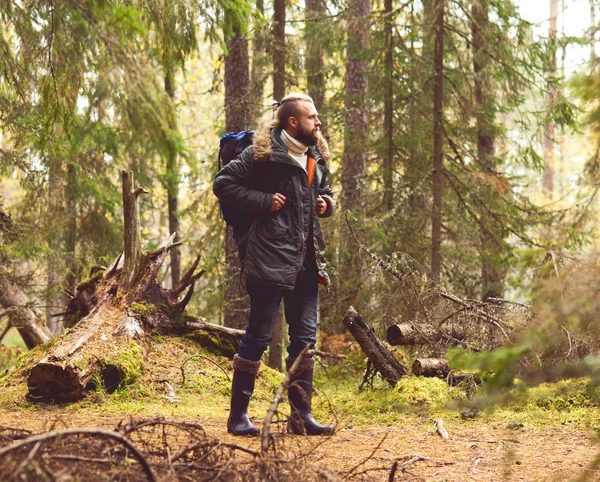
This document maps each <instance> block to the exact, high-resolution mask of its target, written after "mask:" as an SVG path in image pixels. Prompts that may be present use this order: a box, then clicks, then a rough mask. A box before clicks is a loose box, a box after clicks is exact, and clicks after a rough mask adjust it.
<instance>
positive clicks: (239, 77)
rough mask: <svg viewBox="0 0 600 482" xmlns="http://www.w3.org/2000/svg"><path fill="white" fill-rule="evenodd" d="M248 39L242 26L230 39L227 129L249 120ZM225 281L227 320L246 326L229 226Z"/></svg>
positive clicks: (245, 305)
mask: <svg viewBox="0 0 600 482" xmlns="http://www.w3.org/2000/svg"><path fill="white" fill-rule="evenodd" d="M249 97H250V91H249V59H248V40H247V39H245V38H244V37H243V36H242V35H241V33H240V32H239V30H237V29H234V32H233V35H232V36H231V37H230V38H228V39H227V57H225V130H226V131H227V132H239V131H244V130H246V129H248V127H249V124H250V104H249ZM225 263H226V267H227V276H226V281H225V283H226V285H225V315H224V324H225V326H228V327H230V328H237V329H244V328H246V324H247V322H248V302H247V300H248V298H247V296H246V295H245V293H244V292H243V291H242V287H241V279H240V272H241V264H240V259H239V255H238V250H237V244H236V242H235V239H234V238H233V230H232V228H231V227H230V226H227V227H226V231H225Z"/></svg>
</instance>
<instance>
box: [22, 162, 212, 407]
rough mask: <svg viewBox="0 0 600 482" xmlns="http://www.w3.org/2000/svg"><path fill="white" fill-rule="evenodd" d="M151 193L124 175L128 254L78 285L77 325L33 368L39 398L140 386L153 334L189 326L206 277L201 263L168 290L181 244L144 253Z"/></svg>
mask: <svg viewBox="0 0 600 482" xmlns="http://www.w3.org/2000/svg"><path fill="white" fill-rule="evenodd" d="M143 192H145V191H144V190H143V189H139V188H138V189H134V188H133V173H127V172H123V204H124V214H125V216H124V219H125V223H126V224H125V235H124V245H125V248H124V253H123V255H120V256H119V257H118V258H117V259H116V260H115V262H114V263H113V264H112V265H111V266H110V267H109V268H108V269H104V268H96V269H94V270H93V271H92V275H91V276H90V278H89V279H88V280H86V281H84V282H82V283H80V285H79V286H78V287H77V289H76V293H75V296H74V297H73V299H72V300H71V302H70V303H69V305H68V306H67V315H66V316H67V318H70V319H71V321H70V324H71V325H75V326H74V328H72V329H71V330H70V331H69V332H68V333H67V334H66V335H64V336H63V337H62V338H61V340H60V342H59V343H58V344H57V345H56V346H55V347H53V348H52V349H51V350H50V351H49V352H47V353H46V354H45V356H44V358H43V359H42V360H40V361H39V362H37V363H36V364H35V365H34V366H33V368H32V369H31V371H30V373H29V377H28V379H27V384H28V387H29V394H30V396H31V397H32V398H34V399H36V400H54V401H69V400H78V399H80V398H82V397H83V396H84V394H85V392H86V391H87V390H90V389H93V388H95V387H98V386H99V385H102V386H103V387H104V388H105V389H106V390H107V391H109V392H110V391H113V390H115V389H116V388H117V387H118V386H119V385H123V384H127V383H132V382H134V381H135V380H136V379H137V378H138V377H139V375H140V371H141V367H142V365H143V361H144V356H145V353H146V351H147V346H148V341H147V340H148V334H149V333H150V332H151V331H152V330H153V329H154V328H157V327H159V326H161V325H162V324H164V323H166V322H171V323H173V322H178V321H179V322H182V319H183V311H184V309H185V307H186V305H187V303H188V302H189V300H190V298H191V296H192V294H193V290H194V284H195V282H196V280H197V279H198V278H199V277H200V276H201V275H202V272H201V273H198V274H194V272H195V270H196V267H197V265H198V262H199V259H197V260H196V262H195V263H194V265H193V266H192V268H191V269H190V270H189V271H188V272H187V273H186V274H185V276H183V278H182V279H181V280H180V282H179V284H178V285H176V286H175V287H174V288H172V289H169V290H165V289H163V287H162V286H161V285H160V283H159V282H158V280H157V273H158V271H159V270H160V268H161V266H162V263H163V262H164V261H165V259H166V257H167V256H168V253H169V251H170V250H171V249H173V248H174V247H176V246H177V245H178V243H176V242H174V235H171V236H170V237H169V239H168V240H167V241H166V242H165V243H163V244H162V245H161V246H160V247H159V248H157V249H156V250H154V251H152V252H150V253H147V254H142V252H141V244H140V239H141V237H140V225H139V214H138V205H137V199H138V196H139V195H140V194H141V193H143ZM123 258H124V259H123ZM186 290H187V292H186ZM184 292H186V293H185V296H184V297H183V299H182V300H181V301H179V297H180V296H181V295H182V294H183V293H184ZM73 320H74V321H73Z"/></svg>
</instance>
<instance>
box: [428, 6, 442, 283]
mask: <svg viewBox="0 0 600 482" xmlns="http://www.w3.org/2000/svg"><path fill="white" fill-rule="evenodd" d="M444 2H445V0H435V15H436V20H435V51H434V69H435V72H434V82H433V83H434V91H433V210H432V216H431V218H432V219H431V278H432V279H433V281H434V282H436V283H439V282H440V277H441V271H442V193H443V189H444V186H443V180H444V164H443V146H444V126H443V99H444V84H443V81H444V10H445V5H444Z"/></svg>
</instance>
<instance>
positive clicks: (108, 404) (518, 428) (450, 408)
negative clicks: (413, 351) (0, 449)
mask: <svg viewBox="0 0 600 482" xmlns="http://www.w3.org/2000/svg"><path fill="white" fill-rule="evenodd" d="M149 346H151V347H152V348H151V350H150V352H149V353H148V355H147V357H146V360H145V362H144V364H143V367H142V368H141V373H140V377H139V379H138V381H136V382H134V383H132V384H129V385H126V386H122V387H120V388H119V389H117V390H116V391H115V392H114V393H112V394H108V393H106V392H105V391H103V390H102V389H101V388H100V389H98V390H97V391H95V392H91V393H90V394H89V395H88V396H87V398H85V399H84V400H82V401H80V402H77V403H68V404H61V405H48V404H41V403H34V402H32V401H30V400H28V398H27V396H26V393H27V389H26V373H27V365H28V364H30V363H31V360H33V359H35V356H34V355H35V352H36V351H42V350H43V348H38V349H36V350H35V351H34V353H33V354H32V353H31V352H29V353H24V354H23V355H22V358H21V360H20V362H18V361H17V360H16V359H15V358H14V357H13V358H11V361H10V362H7V365H5V367H4V369H3V374H2V375H1V377H0V425H4V426H6V425H10V424H11V423H18V424H19V426H21V427H22V426H28V427H30V428H31V429H32V430H42V429H46V428H48V424H49V423H51V421H52V420H54V421H55V422H53V423H57V422H56V421H57V420H60V421H61V422H60V423H63V424H70V425H72V426H73V424H75V426H85V425H95V426H115V425H116V423H117V422H118V420H121V419H125V418H128V417H130V416H133V417H144V418H147V417H155V416H163V417H169V418H174V419H178V420H187V421H195V422H200V423H202V424H203V425H204V426H205V427H206V428H207V430H209V431H212V432H214V434H215V436H216V437H219V438H223V439H229V440H231V439H233V438H232V437H231V436H229V435H227V434H226V432H225V421H226V418H227V416H228V410H229V395H230V381H229V379H228V377H230V376H231V374H232V362H231V361H230V360H229V359H227V358H225V357H221V356H217V355H214V354H212V353H210V352H209V351H207V350H201V349H199V348H198V345H197V344H195V343H194V342H193V341H192V340H189V339H185V338H172V337H161V336H156V337H154V339H153V342H152V343H150V344H149ZM38 356H39V355H38ZM326 363H327V366H319V367H318V369H317V372H316V392H317V395H316V396H315V399H314V414H315V417H316V418H317V419H319V420H323V421H328V422H329V423H334V424H336V426H337V429H338V432H337V435H336V436H335V437H333V438H331V440H328V441H327V443H326V444H325V445H323V447H322V448H320V449H319V450H318V452H319V453H320V454H321V456H322V457H323V458H322V463H323V464H324V465H326V466H329V465H331V466H336V467H338V468H339V470H342V469H344V468H345V469H349V468H351V466H352V464H355V463H358V462H360V460H361V457H363V458H367V457H368V455H369V454H370V453H371V452H372V451H373V450H374V449H375V448H376V446H377V445H378V443H379V442H380V441H381V440H382V438H383V437H384V436H386V437H387V439H386V441H385V442H384V443H383V444H382V446H381V447H380V448H379V449H378V451H377V452H378V453H379V455H377V456H374V457H373V459H372V460H370V461H369V462H368V463H367V464H366V465H369V464H371V465H373V464H376V463H383V461H386V463H387V462H390V461H391V462H390V463H389V464H388V465H391V463H393V460H396V459H399V458H400V457H404V456H407V455H411V454H413V455H415V454H417V455H421V456H423V457H427V458H430V459H431V460H434V461H435V463H434V462H427V461H425V462H421V463H420V464H416V465H415V466H414V468H413V469H412V471H413V472H414V473H417V474H421V475H422V476H423V477H425V478H423V479H419V478H416V479H414V480H502V477H504V475H502V474H504V472H505V471H506V470H508V469H510V470H509V472H508V473H511V474H513V475H514V474H521V475H519V477H516V478H509V479H506V478H505V479H504V480H552V477H556V476H558V477H559V478H555V479H554V480H568V477H567V478H560V477H566V475H565V474H571V473H578V472H581V471H582V470H583V468H585V466H586V465H587V464H589V463H590V462H591V460H592V459H593V458H594V456H595V454H596V453H598V452H600V448H597V447H596V446H595V444H596V441H595V440H596V439H595V435H594V431H593V429H596V428H598V427H600V410H598V408H597V402H598V393H597V392H595V391H594V390H592V389H591V387H590V385H589V383H588V381H587V380H586V379H576V380H570V381H564V382H560V383H556V384H551V385H548V384H546V385H541V386H538V387H535V388H529V389H527V390H525V389H521V388H520V387H517V388H516V389H514V390H513V391H512V392H511V393H509V394H505V396H504V399H503V400H502V401H500V400H498V399H492V398H490V397H485V398H481V399H480V400H478V401H477V402H476V405H477V406H478V409H477V410H475V409H473V408H472V407H470V406H468V403H467V402H468V401H467V396H466V394H465V391H464V390H463V389H461V388H460V387H454V388H453V387H449V386H448V385H447V384H446V383H445V382H444V381H442V380H439V379H426V378H417V377H406V378H404V379H402V380H401V381H400V383H399V384H398V385H397V386H396V387H394V388H391V387H390V386H389V385H388V384H387V383H384V382H383V381H381V380H378V379H376V380H375V381H374V383H373V386H372V387H368V388H365V389H364V390H362V391H358V386H359V385H360V382H361V380H362V370H361V369H362V367H363V366H364V360H363V359H362V356H361V355H360V353H353V354H352V355H351V359H350V360H348V361H345V362H337V361H327V362H326ZM7 366H8V368H7ZM282 378H283V374H281V373H279V372H277V371H275V370H272V369H270V368H268V367H265V366H264V365H263V367H262V369H261V372H260V374H259V377H258V379H257V386H256V390H255V394H254V396H253V398H252V401H251V404H250V415H251V416H252V417H253V418H254V420H255V421H256V423H257V424H259V425H260V423H261V422H262V420H263V419H264V416H265V414H266V412H267V409H268V407H269V404H270V403H271V400H272V399H273V396H274V394H275V392H276V390H277V387H278V386H279V384H280V382H281V380H282ZM165 381H166V382H168V383H169V384H170V385H171V386H172V387H173V388H174V390H175V392H176V398H175V399H174V400H173V399H170V398H169V397H168V396H167V395H168V394H167V389H166V384H165ZM476 400H477V397H476ZM490 400H493V401H495V402H496V403H493V404H492V403H489V402H490ZM280 413H281V415H279V416H278V417H279V418H280V419H284V418H285V417H286V416H287V414H288V413H289V406H288V405H287V403H286V402H285V401H284V402H283V403H282V404H281V406H280ZM438 418H441V419H443V421H444V424H445V426H446V428H447V429H448V431H449V433H450V435H451V440H450V441H449V442H443V441H442V440H441V438H440V437H439V436H438V435H437V434H436V430H435V426H434V423H433V421H434V420H435V419H438ZM283 428H284V424H283V423H276V424H275V430H276V431H278V433H280V432H281V431H282V430H283ZM296 439H300V438H296ZM243 440H244V443H246V442H247V443H248V444H249V445H252V444H256V441H254V440H248V439H243ZM510 440H512V441H513V442H510ZM515 440H516V441H517V442H514V441H515ZM236 441H238V442H239V439H236ZM470 441H473V442H472V443H471V442H470ZM296 443H297V445H298V447H299V449H300V450H304V449H305V448H306V447H308V445H307V444H314V443H315V441H314V439H313V440H312V441H310V440H304V439H303V440H299V441H297V442H296ZM356 443H358V444H360V447H357V446H356ZM471 446H476V447H477V449H472V448H469V447H471ZM303 447H304V448H303ZM451 447H452V448H451ZM386 450H387V451H388V452H386ZM557 450H559V451H561V455H560V457H558V456H557V457H556V459H557V461H556V463H555V465H556V467H554V468H553V469H552V470H551V471H550V472H548V470H546V469H544V467H547V464H546V465H544V461H543V458H544V456H546V455H547V452H548V451H557ZM581 450H584V451H583V452H581ZM530 451H531V453H530ZM536 451H537V452H538V455H537V456H536V455H535V453H534V452H536ZM479 452H481V453H482V454H485V455H481V457H483V459H482V460H485V464H483V462H477V463H475V459H476V457H477V456H478V455H477V454H478V453H479ZM342 454H345V455H344V456H342ZM511 457H513V458H515V457H516V459H515V460H517V461H519V460H520V462H519V463H518V464H517V463H516V462H514V461H510V460H509V459H510V458H511ZM536 457H537V458H536ZM328 460H329V461H328ZM459 460H460V461H459ZM511 460H512V459H511ZM525 461H528V462H527V463H529V464H531V467H535V471H536V472H535V474H533V475H532V474H528V472H527V471H526V470H524V468H523V467H522V465H523V464H524V463H526V462H525ZM446 462H448V463H449V465H439V464H443V463H446ZM513 463H514V464H516V465H515V466H514V467H513V466H512V465H510V464H513ZM482 464H483V465H482ZM506 464H509V465H510V467H508V469H507V467H506ZM551 465H552V464H551ZM419 467H420V468H422V470H423V472H422V473H421V472H419ZM436 467H437V469H436ZM436 472H439V474H440V476H439V477H438V476H434V475H433V474H435V473H436ZM444 474H445V475H444ZM557 474H558V475H557ZM374 477H375V476H374ZM444 477H445V478H444ZM465 477H466V478H465ZM528 477H529V478H528ZM372 480H387V479H385V478H380V479H379V478H376V477H375V478H373V479H372ZM399 480H400V479H399Z"/></svg>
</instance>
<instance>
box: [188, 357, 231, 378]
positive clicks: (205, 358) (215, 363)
mask: <svg viewBox="0 0 600 482" xmlns="http://www.w3.org/2000/svg"><path fill="white" fill-rule="evenodd" d="M194 358H203V359H204V360H208V361H209V362H211V363H212V364H213V365H215V366H216V367H217V368H218V369H219V370H221V371H222V372H223V373H224V374H225V376H226V377H227V380H229V381H231V378H230V377H229V375H228V374H227V372H226V371H225V370H223V368H222V367H221V366H219V364H218V363H217V362H215V361H213V360H211V359H210V358H208V357H207V356H204V355H192V356H191V357H189V358H187V359H186V360H185V361H184V362H183V363H182V365H181V367H180V368H179V369H180V370H181V378H182V381H181V384H182V385H184V384H185V366H186V365H187V364H188V362H189V361H191V360H193V359H194Z"/></svg>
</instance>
